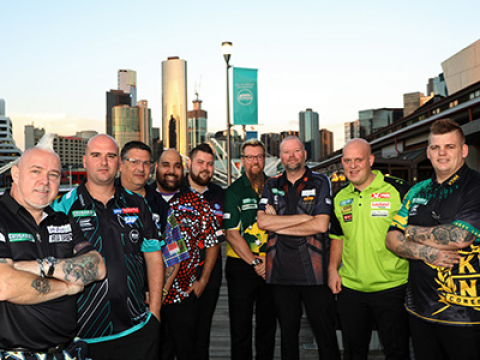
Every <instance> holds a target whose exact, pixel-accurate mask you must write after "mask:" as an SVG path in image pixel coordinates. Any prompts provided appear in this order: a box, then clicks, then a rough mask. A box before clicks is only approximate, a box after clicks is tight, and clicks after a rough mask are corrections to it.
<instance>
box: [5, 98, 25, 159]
mask: <svg viewBox="0 0 480 360" xmlns="http://www.w3.org/2000/svg"><path fill="white" fill-rule="evenodd" d="M5 114H6V109H5V100H3V99H0V166H2V165H5V164H8V163H9V162H11V161H13V160H15V159H16V158H18V157H19V156H20V155H22V152H21V151H20V150H19V149H18V148H17V146H16V145H15V141H14V140H13V125H12V120H10V118H9V117H7V116H6V115H5Z"/></svg>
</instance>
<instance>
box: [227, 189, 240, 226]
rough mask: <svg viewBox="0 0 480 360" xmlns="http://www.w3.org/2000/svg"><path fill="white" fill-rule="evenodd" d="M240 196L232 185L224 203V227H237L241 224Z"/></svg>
mask: <svg viewBox="0 0 480 360" xmlns="http://www.w3.org/2000/svg"><path fill="white" fill-rule="evenodd" d="M239 201H240V196H239V195H238V194H237V193H235V191H234V189H233V188H232V187H231V186H230V187H229V188H228V189H227V191H226V192H225V203H224V204H223V228H224V229H226V230H230V229H237V228H238V227H239V225H240V203H239Z"/></svg>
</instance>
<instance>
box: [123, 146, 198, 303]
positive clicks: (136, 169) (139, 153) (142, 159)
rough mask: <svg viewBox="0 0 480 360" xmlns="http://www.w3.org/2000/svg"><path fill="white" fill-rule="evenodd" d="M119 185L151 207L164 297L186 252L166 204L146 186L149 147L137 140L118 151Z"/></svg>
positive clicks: (148, 174) (150, 152)
mask: <svg viewBox="0 0 480 360" xmlns="http://www.w3.org/2000/svg"><path fill="white" fill-rule="evenodd" d="M120 158H121V163H120V178H119V179H118V180H119V184H120V185H122V186H123V187H124V188H125V189H127V190H130V191H132V192H135V193H137V194H139V195H141V196H143V197H144V198H145V199H146V200H147V202H148V205H149V206H150V209H151V210H152V215H153V220H154V221H155V224H156V225H157V228H158V230H159V232H160V234H161V238H162V240H163V241H164V243H165V244H164V245H163V246H162V253H163V260H164V264H165V276H164V284H163V292H162V296H163V297H166V295H167V293H168V289H170V286H171V285H172V283H173V279H174V278H175V276H176V275H177V273H178V269H179V268H180V265H179V264H180V262H182V261H183V260H185V259H188V257H189V255H188V251H187V247H186V245H185V241H183V239H182V237H181V234H180V228H179V227H178V224H177V221H176V220H175V216H174V215H173V211H172V209H170V206H169V205H168V203H167V202H166V201H165V200H164V199H163V197H162V195H161V194H160V193H159V192H158V191H156V186H155V183H154V184H152V185H153V186H148V185H147V181H148V179H149V178H150V169H151V165H152V150H151V149H150V147H149V146H148V145H147V144H145V143H143V142H141V141H130V142H128V143H126V144H125V145H124V146H123V148H122V150H121V151H120Z"/></svg>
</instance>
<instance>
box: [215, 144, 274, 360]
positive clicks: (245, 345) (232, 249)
mask: <svg viewBox="0 0 480 360" xmlns="http://www.w3.org/2000/svg"><path fill="white" fill-rule="evenodd" d="M240 151H241V154H242V155H241V162H242V166H243V168H244V169H245V173H244V174H243V175H242V176H241V177H240V178H239V179H238V180H236V181H235V182H234V183H233V184H232V185H231V186H230V187H229V188H228V190H227V192H226V193H225V213H224V221H223V227H224V228H225V229H226V232H227V234H226V235H227V265H226V270H225V271H226V276H227V283H228V310H229V318H230V339H231V341H230V342H231V351H230V353H231V359H232V360H251V359H252V358H253V357H252V318H253V310H254V309H255V318H256V321H255V323H256V330H255V349H256V357H255V358H256V359H257V360H271V359H273V355H274V349H275V332H276V325H277V324H276V318H275V307H274V306H272V304H273V296H272V291H271V287H270V286H269V285H267V284H266V283H265V280H264V279H265V250H266V245H267V234H266V233H265V231H263V230H260V229H259V228H258V224H257V210H258V202H259V200H260V195H261V194H262V191H263V186H264V183H265V181H266V179H267V177H266V175H265V174H264V172H263V169H264V167H265V146H264V145H263V143H262V142H260V141H258V140H257V139H252V140H248V141H246V142H245V143H243V144H242V147H241V149H240Z"/></svg>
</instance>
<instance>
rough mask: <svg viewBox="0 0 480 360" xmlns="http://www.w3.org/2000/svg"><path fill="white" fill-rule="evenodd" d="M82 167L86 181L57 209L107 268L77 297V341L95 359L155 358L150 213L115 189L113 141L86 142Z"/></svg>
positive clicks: (156, 293)
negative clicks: (147, 299) (75, 225)
mask: <svg viewBox="0 0 480 360" xmlns="http://www.w3.org/2000/svg"><path fill="white" fill-rule="evenodd" d="M83 163H84V166H85V169H86V171H87V180H86V181H85V182H83V183H82V184H81V185H80V186H79V187H78V188H76V189H74V190H72V191H71V192H69V193H68V194H66V195H65V196H64V197H63V198H61V199H60V200H59V201H57V202H56V203H55V204H54V205H55V208H56V209H58V210H61V211H63V212H65V213H66V214H68V215H69V216H70V217H71V218H72V219H73V221H75V222H77V223H78V224H79V225H80V228H81V230H82V232H83V236H84V238H85V240H87V241H88V242H89V243H91V244H92V245H93V246H94V247H95V248H96V249H97V250H98V251H99V252H100V253H101V254H102V256H103V258H104V259H105V262H106V265H107V270H108V274H107V277H106V278H105V280H104V281H103V282H102V283H101V284H96V285H95V286H89V287H86V288H85V293H84V295H83V296H82V297H80V298H79V300H78V306H79V313H78V319H79V320H78V321H79V336H80V337H82V338H83V339H84V340H85V341H86V342H88V343H89V348H90V355H91V357H92V358H93V359H96V360H103V359H104V360H107V359H108V360H112V359H113V360H117V359H118V360H123V359H129V360H135V359H138V360H143V359H145V360H153V359H154V360H157V358H158V341H157V340H158V336H159V335H158V334H159V331H160V326H159V319H160V305H161V296H162V295H161V292H162V284H163V269H164V267H163V257H162V252H161V245H162V242H161V241H160V240H159V234H158V231H157V228H156V225H155V223H154V222H153V219H152V213H151V211H150V208H149V207H148V205H147V203H146V200H145V199H144V198H142V197H141V196H139V195H137V194H134V193H132V192H130V191H127V190H125V189H124V188H123V187H121V186H115V185H114V181H115V175H116V173H117V171H118V169H119V165H120V159H119V150H118V144H117V143H116V141H115V140H114V139H113V138H112V137H110V136H108V135H105V134H100V135H97V136H95V137H93V138H91V139H90V140H89V142H88V144H87V148H86V152H85V156H84V157H83ZM145 267H146V268H145ZM145 273H146V274H147V278H145ZM147 280H148V288H149V293H150V302H149V305H150V308H149V309H148V308H146V306H145V294H144V292H145V291H144V290H145V285H146V282H147Z"/></svg>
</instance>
